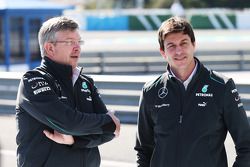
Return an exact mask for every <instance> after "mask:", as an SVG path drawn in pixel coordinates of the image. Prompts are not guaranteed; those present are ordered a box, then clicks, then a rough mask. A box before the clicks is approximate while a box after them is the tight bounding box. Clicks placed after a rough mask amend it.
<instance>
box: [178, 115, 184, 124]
mask: <svg viewBox="0 0 250 167" xmlns="http://www.w3.org/2000/svg"><path fill="white" fill-rule="evenodd" d="M182 118H183V116H182V115H180V119H179V123H180V124H181V123H182Z"/></svg>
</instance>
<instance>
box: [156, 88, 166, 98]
mask: <svg viewBox="0 0 250 167" xmlns="http://www.w3.org/2000/svg"><path fill="white" fill-rule="evenodd" d="M167 94H168V89H167V88H166V87H162V88H161V89H159V91H158V97H159V98H161V99H162V98H164V97H166V96H167Z"/></svg>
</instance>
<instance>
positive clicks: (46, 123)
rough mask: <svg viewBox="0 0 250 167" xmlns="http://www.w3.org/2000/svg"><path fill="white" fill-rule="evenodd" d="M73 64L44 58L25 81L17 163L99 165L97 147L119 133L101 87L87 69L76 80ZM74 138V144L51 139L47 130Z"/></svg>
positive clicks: (20, 100) (18, 116) (19, 110)
mask: <svg viewBox="0 0 250 167" xmlns="http://www.w3.org/2000/svg"><path fill="white" fill-rule="evenodd" d="M71 76H72V68H71V66H68V65H62V64H58V63H55V62H53V61H51V60H50V59H49V58H47V57H45V58H44V60H43V61H42V63H41V66H40V67H38V68H36V69H34V70H31V71H28V72H26V73H25V74H24V75H23V77H22V79H21V82H20V86H19V90H18V95H17V105H16V120H17V128H18V133H17V137H16V142H17V145H18V148H17V166H18V167H57V166H58V167H59V166H60V167H69V166H74V167H99V166H100V154H99V150H98V147H97V146H98V145H100V144H103V143H105V142H108V141H110V140H112V139H113V137H114V134H113V132H114V130H115V124H114V122H113V121H112V119H111V117H110V116H108V115H107V114H105V113H106V112H107V109H106V107H105V105H104V104H103V102H102V100H101V98H100V95H99V93H98V91H97V88H96V87H95V85H94V82H93V80H92V79H91V78H89V77H87V76H85V75H83V74H82V73H81V74H80V76H79V77H78V79H77V80H76V83H75V84H74V86H73V84H72V79H71ZM45 129H47V130H50V131H53V130H56V131H58V132H60V133H64V134H69V135H72V136H73V137H74V140H75V143H74V144H73V145H71V146H68V145H64V144H58V143H55V142H53V141H51V140H50V139H48V138H47V137H46V136H45V135H44V134H43V130H45Z"/></svg>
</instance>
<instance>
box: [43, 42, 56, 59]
mask: <svg viewBox="0 0 250 167" xmlns="http://www.w3.org/2000/svg"><path fill="white" fill-rule="evenodd" d="M44 50H45V52H46V54H47V56H48V57H52V56H53V55H54V51H55V46H54V45H53V44H52V43H50V42H45V44H44Z"/></svg>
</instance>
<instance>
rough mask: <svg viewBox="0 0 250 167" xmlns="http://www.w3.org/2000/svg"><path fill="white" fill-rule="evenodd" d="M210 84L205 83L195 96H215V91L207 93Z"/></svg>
mask: <svg viewBox="0 0 250 167" xmlns="http://www.w3.org/2000/svg"><path fill="white" fill-rule="evenodd" d="M208 86H209V85H204V86H203V87H202V89H201V92H197V93H196V94H195V96H197V97H213V96H214V95H213V93H207V91H208Z"/></svg>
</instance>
